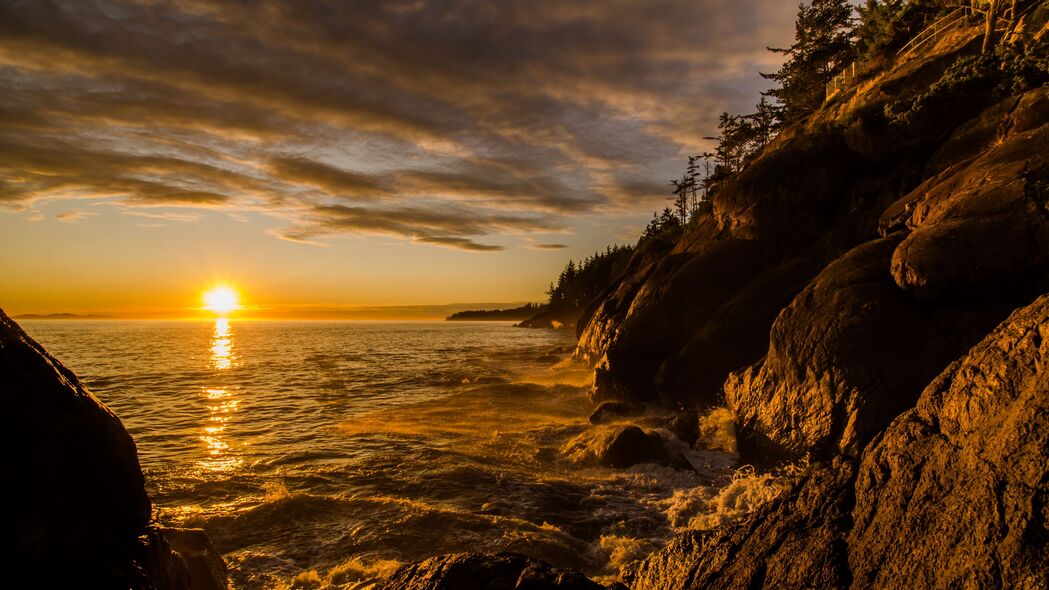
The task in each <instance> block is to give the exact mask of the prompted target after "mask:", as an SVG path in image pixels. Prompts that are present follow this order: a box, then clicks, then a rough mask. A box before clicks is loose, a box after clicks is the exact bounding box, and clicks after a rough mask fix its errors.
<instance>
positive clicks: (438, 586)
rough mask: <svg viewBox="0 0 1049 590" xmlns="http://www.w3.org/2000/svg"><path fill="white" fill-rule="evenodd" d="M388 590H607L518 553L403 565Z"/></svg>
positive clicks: (454, 556) (443, 558) (461, 555)
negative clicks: (468, 589)
mask: <svg viewBox="0 0 1049 590" xmlns="http://www.w3.org/2000/svg"><path fill="white" fill-rule="evenodd" d="M383 588H384V589H385V590H463V589H466V588H470V589H474V590H544V589H550V590H604V588H605V587H604V586H602V585H600V584H597V583H596V582H592V581H591V580H589V579H587V577H586V576H584V575H583V574H581V573H579V572H576V571H573V570H563V569H559V568H555V567H553V566H551V565H549V564H547V563H545V562H542V561H539V560H536V559H531V558H529V557H525V556H524V555H520V554H517V553H497V554H495V555H483V554H479V553H457V554H452V555H442V556H440V557H434V558H432V559H427V560H426V561H421V562H418V563H411V564H407V565H404V566H401V567H400V568H399V569H398V570H397V571H396V572H394V573H393V575H391V576H390V577H389V578H388V579H387V580H386V583H385V585H384V586H383Z"/></svg>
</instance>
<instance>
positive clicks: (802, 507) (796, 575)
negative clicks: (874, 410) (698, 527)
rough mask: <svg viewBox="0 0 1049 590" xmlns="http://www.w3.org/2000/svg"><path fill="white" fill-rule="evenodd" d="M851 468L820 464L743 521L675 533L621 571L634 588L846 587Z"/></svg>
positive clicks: (657, 589) (652, 589)
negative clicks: (709, 528) (653, 552)
mask: <svg viewBox="0 0 1049 590" xmlns="http://www.w3.org/2000/svg"><path fill="white" fill-rule="evenodd" d="M853 472H854V466H853V465H852V464H851V463H849V462H847V461H839V462H838V463H837V464H835V465H834V466H833V467H817V468H815V469H813V470H812V472H811V473H809V474H808V475H807V476H806V477H805V478H803V479H802V480H801V481H800V482H799V483H797V484H796V485H795V486H794V487H793V488H792V489H791V490H788V491H787V492H785V493H783V494H782V495H781V496H780V497H779V498H777V499H775V500H773V501H772V502H771V503H769V504H767V505H765V506H764V507H763V508H762V509H761V510H760V512H758V513H756V514H755V515H753V516H751V517H750V518H748V519H747V520H745V521H744V522H743V523H742V524H741V525H740V526H730V527H726V528H721V529H717V530H714V531H709V532H689V533H684V534H682V535H679V536H678V537H676V538H675V539H674V540H673V541H671V542H670V543H669V544H668V545H667V546H666V547H664V548H663V549H662V550H661V551H658V552H657V553H655V554H654V555H652V556H650V557H648V558H647V559H645V560H643V561H641V562H638V563H636V564H633V565H632V566H630V567H628V568H626V570H625V571H624V572H622V580H623V582H625V583H626V584H628V585H629V587H630V588H631V589H633V590H684V589H694V588H711V589H713V588H762V587H764V588H846V587H848V584H849V570H848V553H847V550H848V547H847V545H846V544H845V539H846V535H847V534H848V530H849V528H848V526H849V509H850V508H851V505H852V497H851V495H850V494H849V493H848V490H849V484H850V483H851V481H852V477H853V475H852V474H853Z"/></svg>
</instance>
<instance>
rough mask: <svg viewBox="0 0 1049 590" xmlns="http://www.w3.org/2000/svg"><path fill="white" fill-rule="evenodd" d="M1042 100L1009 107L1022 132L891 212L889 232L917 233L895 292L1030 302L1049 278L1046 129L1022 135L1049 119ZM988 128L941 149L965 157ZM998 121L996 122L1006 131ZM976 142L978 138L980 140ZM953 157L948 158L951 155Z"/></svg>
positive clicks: (896, 265) (1048, 105)
mask: <svg viewBox="0 0 1049 590" xmlns="http://www.w3.org/2000/svg"><path fill="white" fill-rule="evenodd" d="M1044 95H1045V91H1044V90H1039V91H1032V92H1030V93H1028V94H1027V95H1025V96H1024V97H1020V98H1014V99H1012V100H1011V101H1010V104H1012V105H1013V106H1014V108H1015V109H1022V111H1021V112H1019V113H1017V114H1016V124H1015V126H1014V127H1015V128H1010V127H1006V128H1007V129H1010V130H1009V131H1008V132H1005V131H1003V132H1002V134H1001V135H992V137H993V138H995V139H996V141H995V145H994V146H993V147H990V148H988V149H987V150H986V151H984V152H982V153H981V154H980V155H979V156H978V157H971V158H969V159H965V160H963V161H961V162H960V163H958V164H955V165H952V166H949V167H947V168H946V169H945V170H943V171H942V172H940V173H938V174H936V175H935V176H933V177H932V178H930V179H929V180H927V181H926V182H925V183H923V184H922V185H921V186H919V187H918V188H916V189H915V190H914V191H912V192H911V193H910V194H909V195H907V196H906V197H904V198H903V199H901V200H900V201H899V202H898V203H896V204H894V205H893V206H892V207H890V208H889V209H888V210H887V211H886V212H885V214H883V216H882V221H881V225H882V227H883V228H884V229H885V231H888V230H891V229H893V228H897V227H902V226H905V227H907V228H908V229H911V230H912V231H911V233H910V235H909V236H907V239H905V240H904V241H903V242H902V243H901V244H900V246H899V247H898V248H897V249H896V252H895V253H894V254H893V258H892V273H893V277H894V279H895V280H896V283H897V284H898V285H899V286H900V287H901V288H904V289H906V290H908V291H910V292H911V293H913V294H914V295H915V296H917V297H919V298H921V299H924V300H936V299H945V298H947V299H974V298H976V299H990V300H1003V299H1004V300H1011V299H1015V298H1016V297H1030V296H1031V295H1032V294H1033V293H1035V292H1040V291H1041V290H1043V289H1044V288H1046V286H1047V283H1049V280H1047V277H1049V188H1047V183H1049V166H1047V163H1049V155H1047V152H1046V146H1047V145H1049V125H1044V124H1043V125H1041V126H1038V127H1036V128H1034V129H1031V130H1024V131H1017V129H1021V130H1022V129H1024V128H1025V127H1026V126H1029V125H1034V124H1035V122H1036V121H1041V120H1044V119H1047V118H1049V101H1047V100H1045V96H1044ZM1000 109H1001V107H996V108H993V109H991V110H990V113H985V114H984V116H983V117H981V118H979V119H978V120H977V121H976V122H975V123H982V125H976V126H975V127H973V128H971V129H967V130H963V131H966V132H964V133H960V138H957V139H955V140H954V141H952V142H950V143H948V145H947V146H945V147H944V150H943V151H944V152H945V155H944V156H942V158H943V159H948V157H954V158H959V157H965V156H966V155H968V154H967V153H966V152H965V151H963V148H964V147H967V145H966V144H968V143H970V142H971V143H976V144H978V145H979V144H982V143H984V142H986V141H990V140H989V139H988V138H985V137H983V136H984V135H985V134H986V130H984V129H983V127H987V126H989V125H990V123H989V122H984V118H985V117H990V115H993V114H998V113H997V111H998V110H1000ZM1000 118H1001V117H1000V116H999V117H998V118H997V120H998V123H999V125H1001V124H1002V123H1001V121H1000ZM973 136H975V137H973ZM948 148H950V149H948Z"/></svg>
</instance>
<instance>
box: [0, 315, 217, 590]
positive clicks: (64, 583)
mask: <svg viewBox="0 0 1049 590" xmlns="http://www.w3.org/2000/svg"><path fill="white" fill-rule="evenodd" d="M0 395H2V399H3V404H4V407H5V408H6V410H7V412H8V413H9V415H10V416H11V417H12V419H11V420H9V423H8V425H7V427H6V428H5V429H4V432H3V437H4V439H5V440H6V441H7V442H6V443H4V448H8V449H12V450H14V451H15V452H14V453H12V455H11V461H12V464H11V465H10V466H9V469H10V473H11V475H12V478H14V480H15V481H16V482H17V483H16V484H15V485H11V486H8V487H7V493H8V495H9V498H11V500H10V502H9V506H10V507H11V514H10V516H9V518H8V522H9V525H8V527H9V528H8V530H9V531H10V538H11V542H12V543H13V546H14V552H13V553H9V554H8V555H7V558H8V559H10V560H11V563H13V564H17V567H16V568H14V569H11V570H8V571H7V572H5V574H4V576H5V580H6V581H7V583H9V584H12V587H26V588H29V587H57V588H62V587H65V588H133V589H150V590H186V589H190V588H200V589H202V590H203V589H207V588H225V579H224V577H223V578H220V579H218V580H207V579H204V578H201V577H196V578H194V579H193V580H192V583H191V577H190V570H189V569H188V568H187V566H186V563H185V561H184V560H183V558H182V556H180V555H179V554H178V553H177V552H176V551H173V550H172V547H171V546H170V545H169V543H168V541H167V539H166V538H165V535H164V532H163V531H162V530H161V529H160V528H159V527H157V526H156V525H155V524H154V523H153V522H152V514H151V510H152V506H151V503H150V500H149V497H148V496H147V495H146V491H145V480H144V479H143V476H142V470H141V468H140V467H139V463H138V455H137V453H136V449H135V443H134V441H133V440H132V439H131V435H129V434H128V432H127V431H126V430H125V429H124V426H123V425H122V424H121V423H120V420H119V419H118V418H117V417H116V416H115V415H114V414H113V413H112V412H111V411H110V410H109V409H108V408H107V407H106V406H105V405H104V404H102V403H101V402H100V401H98V399H97V398H95V397H94V396H93V395H91V393H90V392H89V391H88V390H87V389H86V388H85V387H84V386H83V384H81V383H80V381H79V380H78V379H77V377H76V375H74V374H73V373H72V372H71V371H70V370H69V369H67V368H65V367H64V366H62V364H61V363H60V362H58V360H56V359H55V358H54V357H52V356H51V355H50V354H48V353H47V352H46V351H45V350H44V349H43V348H42V347H41V346H40V345H39V344H37V343H36V342H35V341H34V340H33V339H32V338H30V337H29V336H28V335H27V334H26V333H25V332H24V331H23V330H22V329H21V328H20V327H19V326H18V325H17V324H16V323H15V322H14V321H12V320H11V319H10V318H9V317H8V316H7V315H5V314H4V313H3V311H0ZM199 534H203V531H199ZM219 559H220V561H221V558H219Z"/></svg>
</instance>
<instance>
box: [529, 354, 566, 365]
mask: <svg viewBox="0 0 1049 590" xmlns="http://www.w3.org/2000/svg"><path fill="white" fill-rule="evenodd" d="M535 362H537V363H543V364H547V365H553V364H557V363H559V362H561V357H559V356H554V355H552V354H544V355H543V356H540V357H536V359H535Z"/></svg>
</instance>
